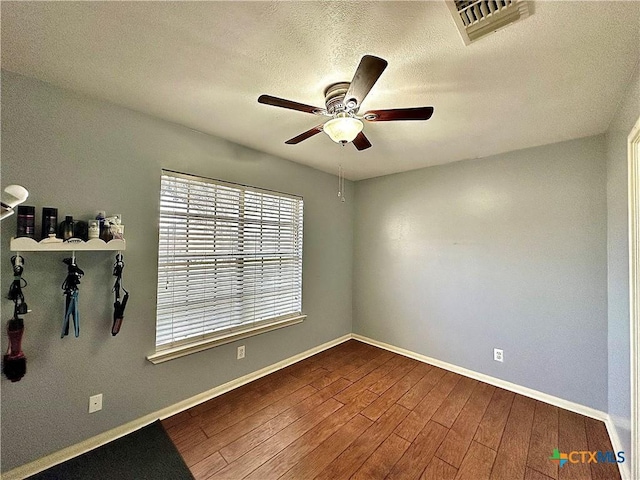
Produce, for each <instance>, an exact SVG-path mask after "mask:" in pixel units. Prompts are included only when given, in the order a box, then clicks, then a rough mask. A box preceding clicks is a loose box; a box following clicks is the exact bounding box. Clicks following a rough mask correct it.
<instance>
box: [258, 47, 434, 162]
mask: <svg viewBox="0 0 640 480" xmlns="http://www.w3.org/2000/svg"><path fill="white" fill-rule="evenodd" d="M385 68H387V61H386V60H383V59H382V58H379V57H374V56H373V55H365V56H364V57H362V59H361V60H360V64H359V65H358V68H357V69H356V73H355V75H354V76H353V79H352V80H351V82H338V83H332V84H331V85H329V86H328V87H327V88H326V89H325V91H324V97H325V106H326V108H319V107H313V106H311V105H305V104H303V103H298V102H293V101H291V100H285V99H284V98H278V97H272V96H271V95H260V97H259V98H258V102H260V103H264V104H265V105H272V106H274V107H281V108H288V109H291V110H298V111H301V112H306V113H311V114H313V115H320V116H324V117H330V120H328V121H326V122H325V123H321V124H320V125H316V126H315V127H313V128H311V129H310V130H307V131H306V132H303V133H301V134H300V135H298V136H296V137H293V138H291V139H289V140H287V141H286V142H284V143H287V144H289V145H294V144H297V143H300V142H302V141H303V140H306V139H307V138H310V137H312V136H314V135H315V134H317V133H320V132H325V133H326V134H327V135H329V137H330V138H331V139H332V140H333V141H334V142H336V143H340V144H342V145H346V144H347V143H349V142H353V145H354V146H355V147H356V148H357V149H358V150H365V149H367V148H369V147H370V146H371V143H370V142H369V140H368V139H367V137H366V136H365V135H364V133H363V132H362V129H363V128H364V124H363V123H362V120H365V121H367V122H390V121H395V120H429V119H430V118H431V115H433V107H413V108H393V109H389V110H369V111H368V112H366V113H364V114H363V115H358V110H359V109H360V105H361V104H362V102H363V101H364V99H365V97H366V96H367V94H368V93H369V91H370V90H371V88H372V87H373V85H374V84H375V83H376V81H377V80H378V78H380V75H382V72H384V69H385Z"/></svg>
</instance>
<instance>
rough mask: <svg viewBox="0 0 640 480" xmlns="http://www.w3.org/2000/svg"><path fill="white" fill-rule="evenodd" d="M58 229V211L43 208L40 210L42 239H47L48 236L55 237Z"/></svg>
mask: <svg viewBox="0 0 640 480" xmlns="http://www.w3.org/2000/svg"><path fill="white" fill-rule="evenodd" d="M57 227H58V209H57V208H51V207H44V208H43V209H42V239H43V240H44V239H45V238H49V235H54V236H55V235H56V229H57Z"/></svg>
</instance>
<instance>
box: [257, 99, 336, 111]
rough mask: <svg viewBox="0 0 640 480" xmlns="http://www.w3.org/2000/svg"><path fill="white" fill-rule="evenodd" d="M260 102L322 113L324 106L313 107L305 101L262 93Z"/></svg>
mask: <svg viewBox="0 0 640 480" xmlns="http://www.w3.org/2000/svg"><path fill="white" fill-rule="evenodd" d="M258 102H259V103H264V104H265V105H273V106H274V107H281V108H288V109H290V110H298V111H300V112H307V113H314V114H322V112H324V109H323V108H319V107H312V106H311V105H305V104H304V103H298V102H293V101H291V100H285V99H284V98H278V97H272V96H271V95H260V97H258Z"/></svg>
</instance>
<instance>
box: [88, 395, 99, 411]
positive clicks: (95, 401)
mask: <svg viewBox="0 0 640 480" xmlns="http://www.w3.org/2000/svg"><path fill="white" fill-rule="evenodd" d="M100 410H102V394H101V393H99V394H98V395H93V396H91V397H89V413H95V412H98V411H100Z"/></svg>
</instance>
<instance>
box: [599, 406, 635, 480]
mask: <svg viewBox="0 0 640 480" xmlns="http://www.w3.org/2000/svg"><path fill="white" fill-rule="evenodd" d="M604 424H605V425H606V427H607V432H608V433H609V438H610V439H611V446H612V447H613V451H614V452H622V451H624V452H625V460H624V462H623V463H619V464H618V467H619V470H620V476H621V477H622V480H632V479H631V452H629V451H626V450H625V449H624V447H623V446H622V442H621V441H620V437H619V436H618V430H617V429H616V426H615V423H614V421H613V419H612V418H611V416H610V415H607V419H606V420H605V421H604Z"/></svg>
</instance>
